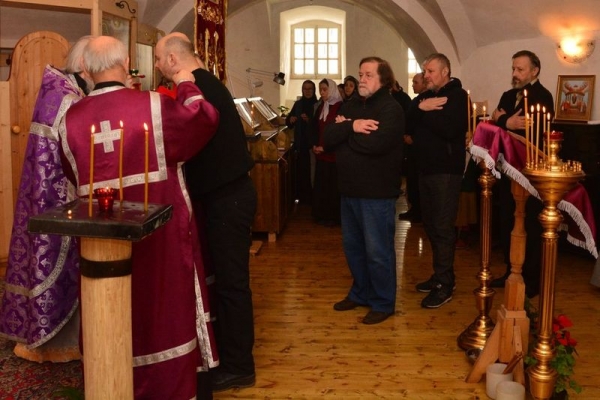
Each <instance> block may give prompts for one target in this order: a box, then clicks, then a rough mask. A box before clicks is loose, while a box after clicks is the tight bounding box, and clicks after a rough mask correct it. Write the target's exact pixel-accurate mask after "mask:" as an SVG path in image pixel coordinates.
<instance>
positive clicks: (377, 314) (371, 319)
mask: <svg viewBox="0 0 600 400" xmlns="http://www.w3.org/2000/svg"><path fill="white" fill-rule="evenodd" d="M393 314H394V313H385V312H381V311H373V310H371V311H369V312H368V313H367V315H365V317H364V318H363V320H362V322H363V324H365V325H373V324H378V323H380V322H383V321H385V320H386V319H388V317H390V316H391V315H393Z"/></svg>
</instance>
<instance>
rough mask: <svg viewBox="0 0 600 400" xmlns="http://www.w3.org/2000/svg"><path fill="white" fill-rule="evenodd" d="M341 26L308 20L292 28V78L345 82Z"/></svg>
mask: <svg viewBox="0 0 600 400" xmlns="http://www.w3.org/2000/svg"><path fill="white" fill-rule="evenodd" d="M340 30H341V26H340V25H339V24H335V23H332V22H329V21H307V22H302V23H300V24H296V25H293V26H292V37H291V41H292V46H291V48H292V52H291V56H292V62H291V67H292V74H291V75H292V78H294V79H311V78H316V77H319V78H331V79H338V80H339V79H341V78H342V71H341V61H340V60H341V46H342V44H341V34H340Z"/></svg>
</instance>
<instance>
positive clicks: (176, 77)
mask: <svg viewBox="0 0 600 400" xmlns="http://www.w3.org/2000/svg"><path fill="white" fill-rule="evenodd" d="M173 82H175V83H176V84H177V85H179V84H180V83H181V82H192V83H194V82H196V78H194V74H192V73H191V72H190V71H186V70H183V69H182V70H180V71H178V72H177V73H175V74H173Z"/></svg>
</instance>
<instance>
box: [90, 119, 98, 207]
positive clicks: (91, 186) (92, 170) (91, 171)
mask: <svg viewBox="0 0 600 400" xmlns="http://www.w3.org/2000/svg"><path fill="white" fill-rule="evenodd" d="M94 132H96V127H95V126H94V125H92V133H91V134H90V193H89V204H88V215H89V216H90V217H91V216H92V199H93V197H92V196H93V194H94Z"/></svg>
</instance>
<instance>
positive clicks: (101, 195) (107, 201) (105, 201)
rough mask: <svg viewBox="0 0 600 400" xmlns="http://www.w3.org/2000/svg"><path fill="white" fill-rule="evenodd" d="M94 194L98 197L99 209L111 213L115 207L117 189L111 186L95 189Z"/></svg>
mask: <svg viewBox="0 0 600 400" xmlns="http://www.w3.org/2000/svg"><path fill="white" fill-rule="evenodd" d="M94 195H95V196H96V198H97V199H98V210H99V211H100V212H103V213H110V212H111V211H112V209H113V204H114V202H115V196H116V195H117V189H113V188H110V187H105V188H99V189H96V190H94Z"/></svg>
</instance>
